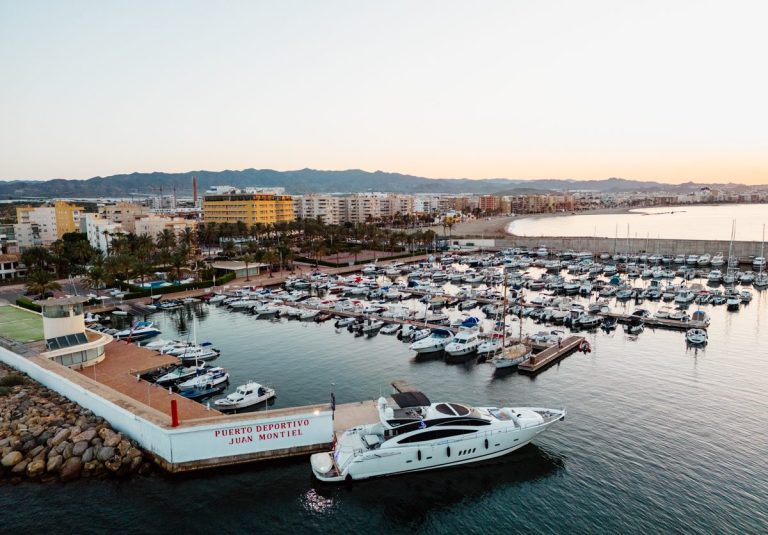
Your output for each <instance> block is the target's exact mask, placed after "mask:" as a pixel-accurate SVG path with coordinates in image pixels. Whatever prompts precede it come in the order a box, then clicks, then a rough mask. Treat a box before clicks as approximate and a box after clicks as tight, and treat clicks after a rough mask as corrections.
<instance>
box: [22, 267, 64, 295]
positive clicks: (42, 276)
mask: <svg viewBox="0 0 768 535" xmlns="http://www.w3.org/2000/svg"><path fill="white" fill-rule="evenodd" d="M54 290H61V285H60V284H59V283H58V282H56V278H55V277H54V276H53V274H52V273H49V272H48V271H44V270H42V269H36V270H34V271H31V272H29V273H28V274H27V293H28V294H31V295H37V296H41V297H42V296H44V295H45V294H46V292H52V291H54Z"/></svg>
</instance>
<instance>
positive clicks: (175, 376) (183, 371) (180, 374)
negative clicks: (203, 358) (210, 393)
mask: <svg viewBox="0 0 768 535" xmlns="http://www.w3.org/2000/svg"><path fill="white" fill-rule="evenodd" d="M207 370H208V365H207V364H205V363H203V364H201V365H200V366H189V367H187V366H178V367H176V368H174V369H173V370H171V371H169V372H168V373H166V374H165V375H161V376H160V377H158V378H157V379H155V383H156V384H158V385H171V384H176V383H178V382H179V381H184V380H186V379H189V378H190V377H195V376H197V375H202V374H204V373H206V371H207Z"/></svg>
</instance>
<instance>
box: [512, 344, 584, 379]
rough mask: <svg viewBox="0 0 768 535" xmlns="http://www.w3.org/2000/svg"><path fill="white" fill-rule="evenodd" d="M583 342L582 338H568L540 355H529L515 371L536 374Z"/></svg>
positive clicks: (574, 349)
mask: <svg viewBox="0 0 768 535" xmlns="http://www.w3.org/2000/svg"><path fill="white" fill-rule="evenodd" d="M583 341H584V337H583V336H569V337H568V338H566V339H565V340H563V341H562V343H561V344H559V345H557V344H553V345H551V346H549V347H548V348H547V349H545V350H543V351H542V352H541V353H537V354H536V355H531V357H529V358H528V360H526V361H525V362H523V363H522V364H520V365H519V366H518V367H517V369H518V371H521V372H524V373H537V372H539V371H541V370H542V369H543V368H546V367H547V366H549V365H550V364H553V363H555V362H557V361H558V360H560V359H561V358H563V357H565V356H566V355H569V354H571V353H573V352H574V351H576V349H577V348H578V347H579V345H580V344H581V343H582V342H583Z"/></svg>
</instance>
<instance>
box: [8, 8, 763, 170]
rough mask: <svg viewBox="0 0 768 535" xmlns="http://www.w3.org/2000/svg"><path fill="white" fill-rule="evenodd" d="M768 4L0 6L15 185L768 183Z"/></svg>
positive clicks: (9, 164)
mask: <svg viewBox="0 0 768 535" xmlns="http://www.w3.org/2000/svg"><path fill="white" fill-rule="evenodd" d="M767 20H768V2H765V1H764V0H755V1H739V0H729V1H727V2H726V1H717V2H712V1H708V0H690V1H689V0H663V1H653V0H649V1H643V0H636V1H631V2H629V1H616V0H604V1H601V0H579V1H573V0H548V1H533V0H530V1H522V0H503V1H483V0H478V1H473V2H466V1H450V0H420V1H398V0H387V1H383V0H382V1H380V2H374V1H366V2H361V1H354V0H350V1H335V0H323V1H317V0H312V1H298V0H273V1H271V2H262V1H257V0H252V1H241V2H238V1H227V2H215V1H213V0H211V1H208V2H200V1H194V0H185V1H184V2H174V1H170V0H168V1H163V0H159V1H158V0H154V1H141V0H130V1H120V0H112V1H109V2H104V1H102V0H98V1H82V0H71V1H67V2H61V1H51V2H48V1H37V0H29V1H17V0H0V73H2V76H1V77H0V179H3V180H13V179H48V178H89V177H92V176H99V175H100V176H106V175H111V174H117V173H126V172H133V171H167V172H184V171H190V170H199V169H207V170H212V171H215V170H222V169H244V168H251V167H253V168H271V169H278V170H289V169H301V168H305V167H309V168H316V169H353V168H355V169H366V170H369V171H375V170H383V171H393V172H402V173H408V174H414V175H419V176H426V177H434V178H438V177H440V178H460V177H465V178H491V177H506V178H532V179H533V178H573V179H602V178H608V177H623V178H629V179H637V180H656V181H660V182H671V183H679V182H685V181H688V180H693V181H699V182H729V181H732V182H741V183H747V184H768V69H767V68H766V59H765V54H766V51H768V31H766V30H765V23H766V21H767Z"/></svg>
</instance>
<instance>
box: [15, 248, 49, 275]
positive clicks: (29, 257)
mask: <svg viewBox="0 0 768 535" xmlns="http://www.w3.org/2000/svg"><path fill="white" fill-rule="evenodd" d="M21 262H22V263H23V264H24V265H25V266H27V267H28V268H30V269H32V268H36V269H38V270H41V269H46V268H47V267H48V265H49V264H50V263H51V262H53V256H52V255H51V253H50V251H48V249H46V248H45V247H40V246H36V247H30V248H29V249H26V250H25V251H24V252H23V253H21Z"/></svg>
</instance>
